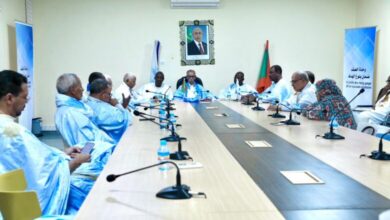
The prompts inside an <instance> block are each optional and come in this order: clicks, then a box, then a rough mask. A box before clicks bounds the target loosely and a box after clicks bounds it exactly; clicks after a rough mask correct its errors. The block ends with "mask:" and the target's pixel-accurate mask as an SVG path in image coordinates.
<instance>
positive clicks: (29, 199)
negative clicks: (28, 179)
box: [0, 191, 42, 220]
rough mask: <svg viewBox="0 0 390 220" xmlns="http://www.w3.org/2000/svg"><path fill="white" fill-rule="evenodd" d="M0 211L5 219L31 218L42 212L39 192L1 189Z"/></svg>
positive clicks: (23, 219) (25, 219)
mask: <svg viewBox="0 0 390 220" xmlns="http://www.w3.org/2000/svg"><path fill="white" fill-rule="evenodd" d="M0 211H1V214H2V215H3V218H4V219H5V220H31V219H35V218H37V217H40V216H41V214H42V212H41V207H40V206H39V202H38V197H37V194H36V193H35V192H32V191H29V192H27V191H24V192H21V191H5V192H4V191H3V192H2V191H0Z"/></svg>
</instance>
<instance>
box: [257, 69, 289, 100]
mask: <svg viewBox="0 0 390 220" xmlns="http://www.w3.org/2000/svg"><path fill="white" fill-rule="evenodd" d="M269 77H270V79H271V80H272V84H271V86H270V87H268V88H267V89H266V90H265V91H264V92H263V93H261V94H260V98H262V100H263V101H264V102H275V101H279V102H283V101H285V100H286V99H287V98H288V97H290V88H289V85H288V84H287V83H286V82H285V81H284V80H283V79H282V67H280V66H279V65H273V66H272V67H271V68H270V71H269Z"/></svg>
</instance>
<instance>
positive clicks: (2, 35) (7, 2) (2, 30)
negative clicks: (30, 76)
mask: <svg viewBox="0 0 390 220" xmlns="http://www.w3.org/2000/svg"><path fill="white" fill-rule="evenodd" d="M15 20H18V21H25V20H26V16H25V4H24V0H0V48H1V50H0V70H3V69H13V70H17V66H16V40H15V23H14V22H15Z"/></svg>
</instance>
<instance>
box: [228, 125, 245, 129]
mask: <svg viewBox="0 0 390 220" xmlns="http://www.w3.org/2000/svg"><path fill="white" fill-rule="evenodd" d="M226 127H228V128H232V129H240V128H245V126H244V125H242V124H226Z"/></svg>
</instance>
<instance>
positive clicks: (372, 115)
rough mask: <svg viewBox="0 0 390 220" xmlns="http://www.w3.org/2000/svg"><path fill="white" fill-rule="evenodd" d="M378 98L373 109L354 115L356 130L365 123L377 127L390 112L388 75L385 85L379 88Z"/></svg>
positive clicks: (364, 125)
mask: <svg viewBox="0 0 390 220" xmlns="http://www.w3.org/2000/svg"><path fill="white" fill-rule="evenodd" d="M378 98H379V99H378V101H377V102H376V103H375V106H374V109H371V110H368V111H364V112H361V113H360V114H358V115H357V116H356V120H357V124H358V128H357V130H358V131H361V130H362V129H363V128H364V127H366V126H367V125H371V126H373V127H375V128H378V127H379V125H381V124H382V123H384V122H385V120H386V117H387V116H388V115H389V114H390V77H389V78H388V80H387V85H386V86H385V87H383V88H382V89H381V90H380V92H379V95H378Z"/></svg>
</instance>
